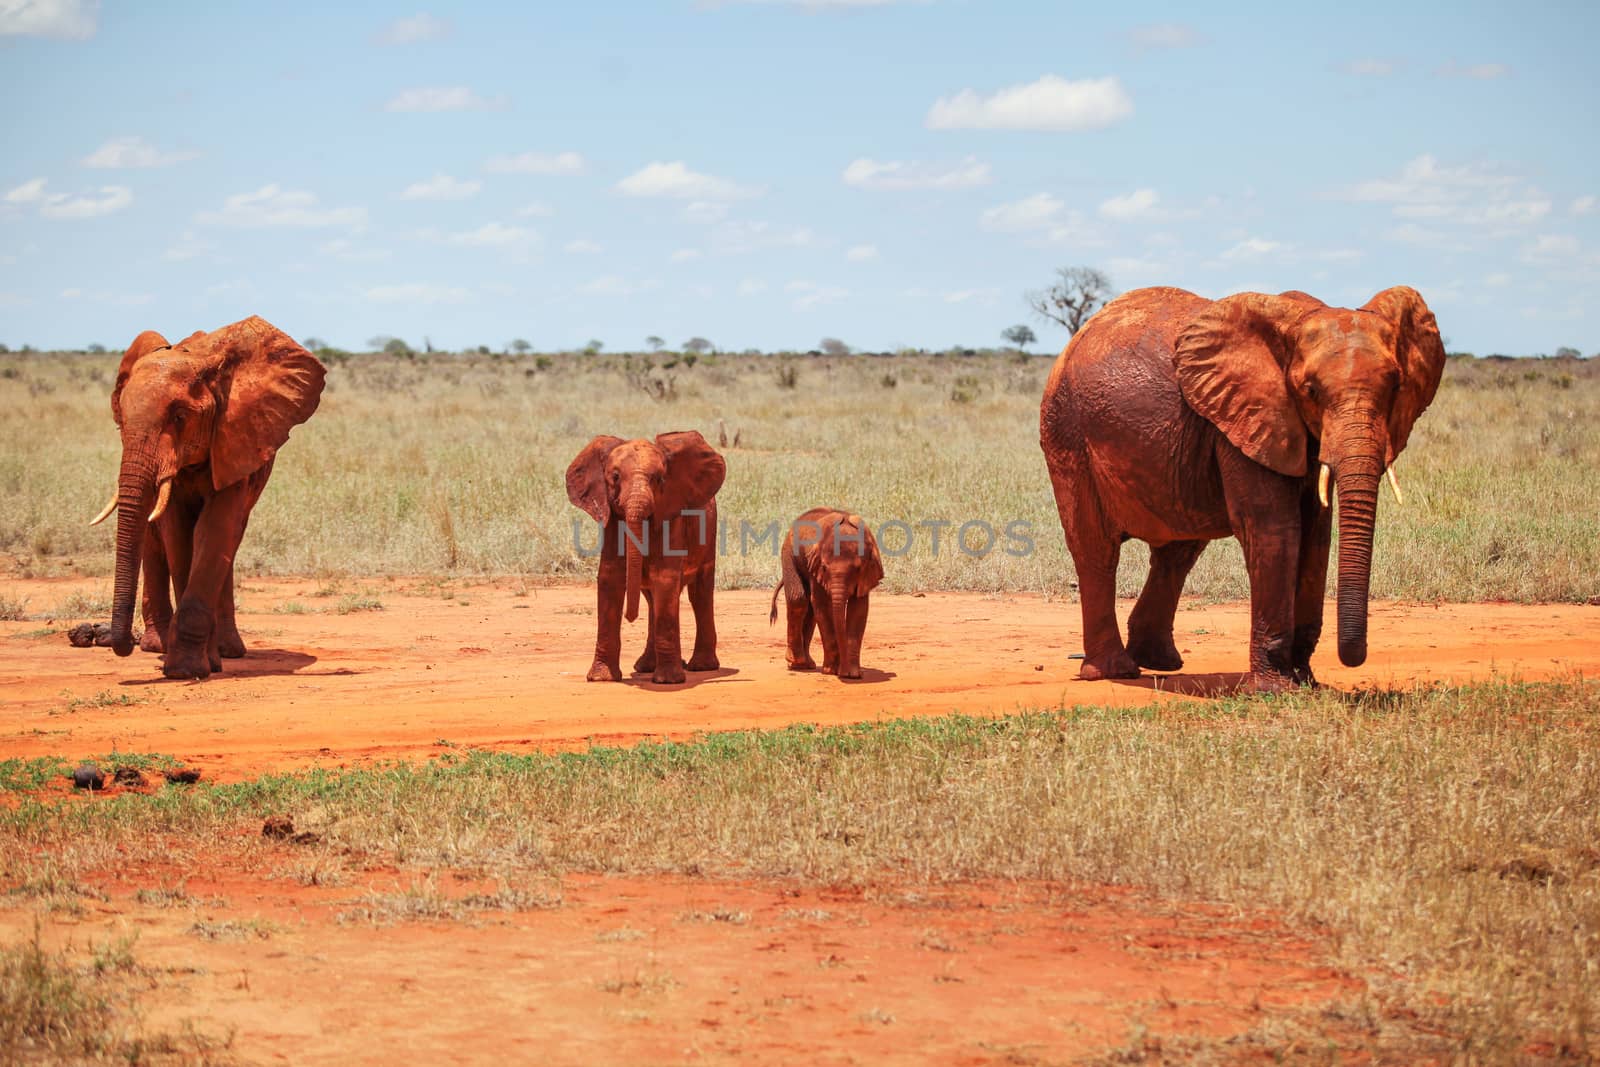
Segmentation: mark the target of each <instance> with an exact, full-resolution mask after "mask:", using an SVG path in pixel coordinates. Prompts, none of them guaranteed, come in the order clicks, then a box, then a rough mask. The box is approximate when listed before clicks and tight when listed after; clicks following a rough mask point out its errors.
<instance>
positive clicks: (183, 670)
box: [161, 652, 211, 681]
mask: <svg viewBox="0 0 1600 1067" xmlns="http://www.w3.org/2000/svg"><path fill="white" fill-rule="evenodd" d="M161 673H162V674H164V675H166V676H167V677H168V678H173V679H185V678H188V679H193V680H195V681H204V680H205V679H207V678H209V677H211V664H210V663H209V662H207V659H206V657H205V656H204V655H203V654H199V653H192V654H190V655H187V656H184V655H180V654H177V653H171V652H169V653H167V657H166V660H165V662H163V663H162V664H161Z"/></svg>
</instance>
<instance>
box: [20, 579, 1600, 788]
mask: <svg viewBox="0 0 1600 1067" xmlns="http://www.w3.org/2000/svg"><path fill="white" fill-rule="evenodd" d="M4 588H5V590H6V592H7V594H8V595H9V596H11V597H12V598H17V597H26V598H27V599H28V601H29V605H30V610H32V611H34V612H40V613H45V614H48V613H49V612H50V610H51V606H52V605H57V604H70V603H71V602H72V595H73V594H84V595H98V596H104V595H105V593H106V591H107V590H108V588H109V581H108V580H105V579H99V580H74V581H50V582H45V581H14V582H6V583H4ZM319 592H320V593H322V594H323V595H320V596H319V595H316V594H318V593H319ZM593 598H594V593H593V591H592V589H591V588H589V587H583V586H565V587H553V588H533V589H527V590H523V591H519V590H518V589H515V588H513V586H512V585H511V584H510V583H501V584H498V585H460V584H451V585H449V586H443V587H441V586H439V585H438V584H437V583H428V582H416V581H413V582H405V581H389V582H380V583H363V584H360V585H356V584H354V583H347V584H346V585H345V586H343V587H342V588H341V590H340V591H338V592H329V591H328V590H327V589H326V588H325V587H323V583H319V582H311V581H296V580H287V581H280V580H274V581H260V580H252V581H250V582H248V583H246V584H245V585H244V587H243V588H242V589H241V590H240V593H239V604H240V614H239V621H240V627H241V629H242V630H243V631H244V635H245V640H246V642H247V643H248V644H249V645H250V647H251V652H250V654H249V655H248V656H247V657H246V658H245V659H243V660H230V661H227V662H226V664H225V669H224V671H223V673H222V674H220V675H216V676H213V677H212V678H211V679H210V680H208V681H205V682H173V681H167V680H165V679H163V678H162V677H161V674H160V661H159V658H158V657H156V656H153V655H147V654H145V653H140V652H135V653H134V654H133V656H131V657H130V658H128V659H117V658H116V657H115V656H113V655H112V653H111V651H110V650H109V649H105V648H94V649H76V648H71V647H69V646H68V644H67V641H66V637H65V635H64V634H63V633H52V634H48V635H43V636H39V635H38V634H39V632H40V631H41V630H43V629H47V628H50V627H52V626H60V627H63V628H64V627H65V626H66V625H67V624H68V623H70V622H71V621H76V620H70V619H65V618H64V619H61V620H56V621H54V622H50V621H47V620H39V619H34V620H30V621H24V622H6V623H0V704H3V706H4V712H3V715H0V754H4V755H11V756H29V755H62V756H68V757H77V756H84V755H94V754H99V753H104V752H109V751H111V750H112V749H113V748H116V749H118V750H121V751H138V752H162V753H168V754H171V755H174V756H178V757H180V758H181V759H183V760H185V761H187V762H190V763H192V764H195V765H198V766H200V767H202V768H204V769H205V771H206V774H207V777H208V778H213V779H215V778H237V777H242V776H248V775H252V774H255V773H259V772H262V771H268V770H281V769H287V768H295V767H307V766H313V765H322V766H340V765H348V764H350V763H352V762H356V761H361V760H368V759H374V758H414V757H424V756H426V755H427V754H428V753H431V752H436V751H437V750H438V747H437V746H438V742H440V741H448V742H451V743H454V744H457V745H461V746H479V747H492V748H501V749H511V750H518V749H533V748H561V747H575V746H576V747H581V746H584V745H587V744H588V743H590V742H591V741H592V742H603V743H613V742H616V743H622V742H628V741H632V740H635V739H638V738H642V737H662V736H671V737H684V736H688V735H692V734H694V733H697V732H701V731H707V730H726V729H736V728H748V727H772V726H781V725H784V724H787V723H794V722H816V723H838V722H851V721H862V720H873V719H877V718H880V717H897V716H908V715H937V714H942V713H945V712H949V711H952V710H960V711H965V712H972V713H990V714H994V713H1004V712H1009V711H1013V710H1016V709H1018V708H1032V707H1051V706H1056V705H1058V704H1061V703H1067V704H1113V703H1116V704H1134V703H1147V702H1149V701H1150V700H1151V699H1152V698H1153V697H1157V698H1160V697H1164V696H1165V695H1167V694H1174V693H1176V694H1200V695H1211V694H1215V693H1218V692H1223V691H1226V690H1227V689H1228V687H1229V686H1230V685H1231V684H1232V683H1233V682H1234V681H1236V680H1237V677H1238V672H1240V671H1242V670H1243V669H1244V668H1245V666H1246V663H1247V654H1246V639H1247V634H1248V629H1249V611H1248V606H1247V605H1244V604H1218V605H1207V604H1201V603H1198V602H1194V603H1185V604H1184V606H1183V607H1182V609H1181V610H1180V612H1179V615H1178V620H1177V626H1176V635H1177V641H1178V646H1179V648H1180V650H1182V652H1183V654H1184V658H1185V660H1186V664H1185V669H1184V672H1183V673H1182V674H1179V675H1173V676H1161V677H1146V678H1143V679H1140V680H1139V681H1138V682H1136V683H1115V682H1080V681H1078V680H1077V679H1076V674H1077V663H1076V662H1074V661H1070V660H1069V659H1068V658H1067V657H1068V654H1069V653H1071V652H1074V651H1076V650H1077V649H1078V632H1079V627H1078V609H1077V606H1076V605H1075V604H1069V603H1060V602H1055V603H1051V602H1046V601H1045V600H1043V599H1042V598H1040V597H1036V596H1007V597H1003V598H991V597H986V596H981V595H977V594H964V593H930V594H928V595H926V596H888V595H884V594H882V593H880V594H877V595H875V596H874V597H873V606H872V620H871V623H870V624H869V627H868V630H867V638H866V642H865V647H864V651H863V653H862V662H863V664H864V666H865V669H866V677H865V678H864V679H862V680H861V681H859V682H841V681H840V680H838V679H835V678H831V677H827V676H823V675H819V674H815V673H794V672H790V671H787V670H785V669H784V664H783V651H782V644H783V625H782V620H781V619H780V621H779V623H778V624H777V625H776V626H771V627H769V626H768V623H767V605H768V596H767V594H766V593H764V592H760V591H753V590H746V591H736V592H724V593H719V594H718V598H717V623H718V628H719V633H720V640H721V649H720V653H721V659H722V663H723V667H722V669H721V670H719V671H717V672H715V673H711V674H698V675H690V676H689V683H688V684H687V685H683V686H673V687H660V686H654V685H652V684H650V683H649V681H648V680H647V679H642V678H636V679H632V680H630V681H628V682H625V683H622V684H591V683H587V682H585V681H584V674H585V672H586V671H587V670H588V667H589V663H590V661H591V655H592V651H593V642H594V629H593V619H594V615H593ZM373 601H376V602H378V603H381V605H382V606H381V608H377V609H371V610H356V611H350V612H349V613H348V614H339V613H338V611H339V609H340V608H341V607H343V608H345V609H346V610H349V609H351V608H359V607H362V606H363V602H367V606H368V607H369V608H370V602H373ZM1129 606H1130V605H1129V604H1124V605H1122V609H1123V611H1124V617H1125V612H1126V610H1127V609H1128V607H1129ZM1329 616H1330V618H1329V624H1330V626H1331V623H1332V618H1331V616H1332V612H1331V611H1330V612H1329ZM684 619H685V635H684V641H685V647H688V644H689V641H690V640H691V638H690V631H691V630H692V623H691V622H690V621H689V620H690V613H689V612H688V611H687V609H685V611H684ZM30 635H35V636H30ZM643 635H644V624H643V622H642V621H641V622H639V623H635V624H634V625H632V626H631V627H625V628H624V633H623V664H624V667H625V668H626V667H627V666H629V665H630V664H631V663H632V660H633V658H634V657H635V656H636V655H637V654H638V652H639V651H640V648H641V646H642V642H643ZM1332 645H1333V643H1332V641H1331V639H1330V640H1326V641H1324V643H1323V648H1322V650H1320V651H1319V653H1318V657H1317V659H1316V660H1315V662H1314V664H1313V666H1314V668H1315V669H1316V671H1317V673H1318V676H1319V677H1320V678H1321V680H1322V681H1323V682H1325V683H1327V684H1331V685H1334V686H1339V687H1345V688H1352V687H1356V686H1388V685H1394V684H1399V683H1404V682H1408V681H1412V680H1418V679H1420V680H1439V679H1449V680H1466V679H1474V678H1478V679H1481V678H1488V677H1490V676H1492V675H1495V674H1500V675H1516V676H1520V677H1522V678H1528V679H1533V678H1544V677H1549V676H1552V675H1558V674H1567V673H1571V672H1573V671H1583V672H1585V673H1590V674H1593V673H1595V672H1596V671H1597V670H1600V608H1595V607H1585V606H1570V605H1532V606H1529V605H1509V604H1504V605H1503V604H1471V605H1464V604H1443V605H1438V606H1434V605H1417V604H1395V603H1378V604H1374V605H1373V607H1372V620H1371V647H1372V652H1371V656H1370V658H1369V659H1368V661H1367V663H1366V664H1365V665H1364V666H1363V667H1361V668H1359V669H1354V670H1351V669H1346V668H1344V667H1341V666H1340V665H1339V664H1338V660H1337V658H1336V656H1335V654H1334V649H1333V647H1332ZM817 654H818V655H819V657H820V650H818V652H817Z"/></svg>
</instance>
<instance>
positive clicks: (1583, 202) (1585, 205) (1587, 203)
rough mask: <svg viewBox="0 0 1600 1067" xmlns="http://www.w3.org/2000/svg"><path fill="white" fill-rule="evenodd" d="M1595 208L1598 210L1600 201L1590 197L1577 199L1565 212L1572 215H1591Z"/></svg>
mask: <svg viewBox="0 0 1600 1067" xmlns="http://www.w3.org/2000/svg"><path fill="white" fill-rule="evenodd" d="M1596 208H1600V200H1597V199H1596V198H1595V197H1594V196H1593V195H1590V196H1580V197H1578V199H1576V200H1574V201H1573V202H1572V204H1571V206H1570V207H1568V208H1567V210H1568V211H1570V212H1571V213H1572V214H1574V215H1593V214H1594V213H1595V209H1596Z"/></svg>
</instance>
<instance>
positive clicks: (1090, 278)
mask: <svg viewBox="0 0 1600 1067" xmlns="http://www.w3.org/2000/svg"><path fill="white" fill-rule="evenodd" d="M1109 299H1111V279H1110V278H1108V277H1106V276H1105V274H1104V273H1102V272H1100V271H1098V270H1095V269H1094V268H1093V267H1062V268H1060V269H1059V270H1057V271H1056V281H1055V284H1053V285H1051V286H1050V287H1049V288H1047V289H1035V290H1032V291H1030V292H1029V293H1028V294H1027V301H1028V306H1029V307H1030V308H1032V309H1033V313H1034V314H1035V315H1038V316H1039V317H1040V318H1042V319H1046V320H1048V321H1050V322H1054V323H1059V324H1060V325H1062V326H1065V327H1066V328H1067V332H1068V333H1069V334H1071V333H1077V332H1078V330H1079V328H1081V327H1082V326H1083V324H1084V323H1085V322H1087V321H1088V320H1089V316H1090V315H1093V314H1094V313H1095V312H1096V311H1099V310H1100V308H1101V307H1103V306H1104V305H1105V302H1106V301H1107V300H1109Z"/></svg>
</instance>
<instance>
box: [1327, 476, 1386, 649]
mask: <svg viewBox="0 0 1600 1067" xmlns="http://www.w3.org/2000/svg"><path fill="white" fill-rule="evenodd" d="M1334 477H1335V479H1336V481H1335V485H1336V487H1337V490H1338V500H1339V662H1340V663H1343V664H1344V665H1345V666H1346V667H1359V666H1361V664H1363V663H1365V662H1366V659H1367V591H1368V589H1369V587H1370V585H1371V582H1372V527H1373V517H1374V515H1375V513H1376V512H1377V508H1378V483H1379V481H1380V480H1381V479H1382V477H1383V462H1382V461H1381V460H1380V459H1379V458H1378V457H1376V456H1367V455H1361V456H1350V457H1346V458H1345V459H1343V461H1342V462H1340V463H1339V464H1338V466H1337V467H1336V468H1335V470H1334Z"/></svg>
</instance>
